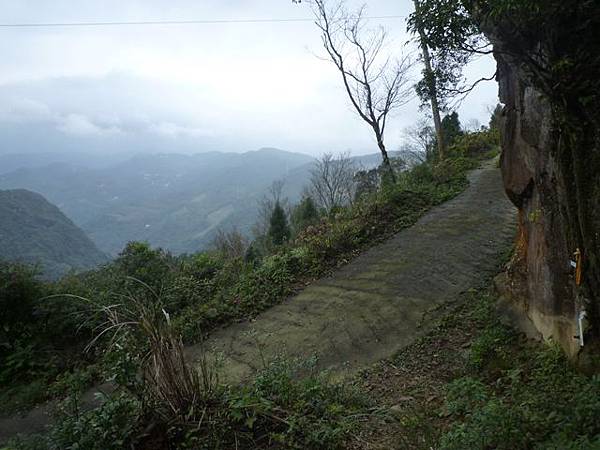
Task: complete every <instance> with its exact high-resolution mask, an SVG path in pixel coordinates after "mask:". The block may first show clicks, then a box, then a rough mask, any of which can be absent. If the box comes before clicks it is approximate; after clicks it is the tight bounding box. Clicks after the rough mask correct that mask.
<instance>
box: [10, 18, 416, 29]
mask: <svg viewBox="0 0 600 450" xmlns="http://www.w3.org/2000/svg"><path fill="white" fill-rule="evenodd" d="M404 18H405V16H395V15H392V16H370V17H365V19H372V20H382V19H404ZM289 22H314V19H309V18H299V19H233V20H227V19H223V20H147V21H132V22H47V23H0V28H56V27H115V26H138V25H143V26H145V25H209V24H236V23H237V24H244V23H249V24H253V23H258V24H260V23H289Z"/></svg>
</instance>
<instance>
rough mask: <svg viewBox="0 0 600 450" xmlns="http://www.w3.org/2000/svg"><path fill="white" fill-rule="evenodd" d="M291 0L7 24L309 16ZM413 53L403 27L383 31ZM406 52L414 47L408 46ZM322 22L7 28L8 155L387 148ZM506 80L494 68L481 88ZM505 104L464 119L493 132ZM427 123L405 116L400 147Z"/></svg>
mask: <svg viewBox="0 0 600 450" xmlns="http://www.w3.org/2000/svg"><path fill="white" fill-rule="evenodd" d="M411 4H412V1H411V0H370V1H367V7H368V14H369V15H372V16H381V15H401V16H406V15H408V14H409V13H410V12H411ZM309 17H310V10H309V9H308V7H307V6H306V5H305V4H302V5H293V4H292V3H291V0H261V1H258V0H255V1H253V0H169V1H165V0H103V1H102V2H99V1H97V0H52V1H50V0H27V1H21V0H12V1H9V0H0V22H2V23H20V22H26V23H31V22H81V21H84V22H87V21H144V20H211V19H215V20H221V19H234V20H236V19H291V18H309ZM371 24H372V25H383V26H385V27H386V28H387V29H388V30H389V32H390V37H391V39H392V41H391V43H390V45H389V46H388V49H387V50H388V51H389V52H390V53H391V54H394V55H396V54H401V53H402V51H403V47H404V44H405V42H406V41H407V40H408V39H409V38H410V37H409V36H408V35H407V34H406V33H405V29H406V23H405V20H404V19H386V20H378V21H372V23H371ZM404 50H405V51H407V49H406V48H405V49H404ZM315 55H323V51H322V49H321V47H320V41H319V35H318V32H317V30H316V28H315V25H314V24H313V23H311V22H293V23H289V22H288V23H251V24H240V23H233V24H202V25H198V24H195V25H177V26H176V25H169V26H167V25H160V26H158V25H154V26H123V27H81V28H60V27H54V28H18V29H15V28H0V153H10V152H18V151H32V150H37V151H46V150H56V149H61V148H65V149H69V150H85V149H94V150H98V151H105V152H114V151H122V150H133V151H140V150H148V151H186V152H194V151H198V152H201V151H208V150H231V151H247V150H253V149H256V148H259V147H267V146H269V147H278V148H282V149H286V150H290V151H299V152H304V153H310V154H319V153H321V152H323V151H326V150H332V151H341V150H347V149H349V150H351V151H352V152H353V153H355V154H360V153H369V152H375V151H377V149H376V147H375V146H374V141H373V139H372V137H371V135H370V133H369V130H368V128H366V126H364V124H363V123H362V122H361V121H360V119H359V118H358V117H357V115H356V114H355V113H354V112H353V111H352V109H351V106H350V103H349V101H348V99H347V98H346V94H345V92H344V91H343V88H342V85H341V81H340V79H339V75H338V73H337V72H336V71H335V69H334V68H333V67H332V66H331V64H330V63H328V62H326V61H322V60H320V59H318V58H317V57H316V56H315ZM493 72H494V63H493V60H491V59H490V58H487V59H485V58H484V59H480V60H478V61H477V62H475V63H474V64H472V65H471V66H470V67H469V68H468V69H467V73H468V74H469V76H470V77H473V78H475V77H478V76H480V75H486V76H489V75H490V74H491V73H493ZM496 101H497V86H496V84H495V83H485V84H484V85H482V86H481V87H480V88H478V89H477V90H476V91H475V92H473V94H472V95H471V96H470V97H469V98H468V99H467V100H466V101H465V102H464V103H463V104H462V106H461V109H460V115H461V118H462V120H463V121H464V122H467V121H468V120H470V119H478V120H480V121H481V122H482V123H486V122H487V116H488V112H487V108H488V107H489V106H490V105H493V104H495V103H496ZM418 116H419V110H418V102H417V101H416V100H415V101H414V102H412V103H411V104H410V105H408V106H406V107H404V108H403V109H401V110H399V111H398V113H397V114H396V116H395V117H394V120H393V122H392V123H391V124H390V126H389V130H388V136H387V141H388V147H389V148H390V149H392V150H393V149H395V148H397V147H398V146H399V145H400V144H401V142H402V129H403V128H404V127H405V126H407V125H410V124H411V123H414V122H415V120H416V119H417V118H418Z"/></svg>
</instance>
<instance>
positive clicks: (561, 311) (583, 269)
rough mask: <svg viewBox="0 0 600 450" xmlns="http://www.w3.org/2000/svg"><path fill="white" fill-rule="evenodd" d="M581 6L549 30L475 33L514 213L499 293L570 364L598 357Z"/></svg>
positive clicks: (597, 127) (589, 64)
mask: <svg viewBox="0 0 600 450" xmlns="http://www.w3.org/2000/svg"><path fill="white" fill-rule="evenodd" d="M555 3H556V2H555ZM581 5H583V6H581ZM581 5H580V7H579V9H577V8H574V9H573V14H572V15H566V14H562V15H560V14H559V15H557V14H554V15H548V19H547V22H548V23H546V24H545V25H544V27H546V28H544V27H540V26H538V27H537V28H536V27H534V26H532V24H535V23H536V22H535V18H534V19H533V22H531V23H529V24H528V26H524V25H523V26H522V29H519V28H518V23H515V21H514V20H513V21H507V22H506V23H503V22H502V21H501V20H500V19H494V20H495V21H496V22H495V23H489V22H487V23H484V24H483V25H482V29H483V30H484V32H485V34H486V35H487V36H488V38H489V39H490V41H491V42H492V44H493V45H494V56H495V58H496V60H497V64H498V75H497V76H498V82H499V86H500V99H501V101H502V103H503V104H504V105H505V107H504V113H503V120H504V126H503V137H502V150H503V153H502V159H501V167H502V173H503V179H504V185H505V189H506V193H507V195H508V197H509V198H510V199H511V201H512V202H513V203H514V204H515V205H516V206H517V208H518V209H519V237H518V241H517V246H516V252H515V255H514V257H513V260H512V261H511V264H510V266H509V269H508V271H507V276H506V280H505V282H504V283H500V284H502V288H501V291H503V293H504V294H505V295H504V296H505V297H506V298H508V299H509V301H510V302H511V303H512V305H513V306H514V307H515V308H517V309H518V310H519V311H520V312H521V316H526V317H527V318H528V319H529V320H530V321H531V323H533V325H534V327H535V329H536V330H537V331H538V332H539V333H540V334H541V335H542V336H543V337H544V338H546V339H552V340H554V341H556V342H558V343H559V344H560V345H561V346H562V348H563V349H564V350H565V351H566V353H567V354H569V355H570V356H571V357H573V358H574V359H575V358H576V357H578V356H581V355H584V354H588V352H586V350H588V349H590V350H597V349H598V348H600V345H599V342H600V339H599V337H600V333H599V329H600V326H599V325H600V320H599V319H600V81H599V80H600V56H599V54H598V48H599V47H600V33H598V32H597V29H598V27H600V5H596V4H594V3H593V2H584V3H583V4H581ZM574 27H575V28H578V32H577V33H574V32H573V29H574ZM576 251H580V252H581V253H580V254H581V255H582V256H581V260H580V263H579V265H578V269H575V268H574V267H573V264H572V262H573V261H576V260H577V257H576V256H575V255H574V254H575V252H576ZM578 274H579V275H578ZM582 314H585V316H586V318H585V320H583V321H582V322H581V325H582V326H583V333H581V332H580V320H579V318H580V317H581V315H582ZM582 337H583V343H585V346H584V347H582V346H581V344H582ZM582 349H583V350H584V352H582V351H581V350H582Z"/></svg>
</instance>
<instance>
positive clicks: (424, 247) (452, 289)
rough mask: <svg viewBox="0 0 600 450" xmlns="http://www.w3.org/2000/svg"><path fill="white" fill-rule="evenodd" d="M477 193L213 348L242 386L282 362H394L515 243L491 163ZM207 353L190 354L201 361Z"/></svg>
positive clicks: (209, 345)
mask: <svg viewBox="0 0 600 450" xmlns="http://www.w3.org/2000/svg"><path fill="white" fill-rule="evenodd" d="M470 181H471V184H470V187H469V188H468V189H467V190H466V191H465V192H464V193H462V194H461V195H460V196H458V197H457V198H455V199H453V200H451V201H449V202H447V203H445V204H443V205H441V206H439V207H436V208H434V209H433V210H431V211H430V212H428V213H427V214H426V215H425V216H424V217H422V218H421V220H419V222H418V223H417V224H415V225H414V226H412V227H410V228H407V229H406V230H403V231H401V232H400V233H398V234H397V235H396V236H394V237H393V238H391V239H390V240H388V241H386V242H384V243H382V244H380V245H378V246H376V247H374V248H372V249H370V250H368V251H367V252H365V253H364V254H362V255H361V256H359V257H358V258H356V259H355V260H353V261H352V262H351V263H349V264H348V265H347V266H345V267H343V268H341V269H340V270H338V271H337V272H336V273H334V274H333V276H331V277H328V278H324V279H322V280H320V281H318V282H316V283H314V284H312V285H310V286H309V287H307V288H306V289H305V290H303V291H302V292H301V293H300V294H298V295H297V296H295V297H293V298H290V299H289V300H287V301H285V302H284V303H283V304H281V305H278V306H275V307H273V308H271V309H269V310H268V311H266V312H264V313H263V314H261V315H260V316H259V317H258V318H257V319H256V320H254V321H252V322H247V323H240V324H236V325H233V326H230V327H228V328H225V329H223V330H220V331H218V332H216V333H215V334H214V335H213V336H212V337H211V339H210V340H209V341H207V342H206V343H205V344H204V348H206V349H207V350H208V351H209V352H210V353H213V354H218V355H220V357H222V358H223V362H224V367H223V378H225V379H226V380H227V381H239V380H242V379H244V378H245V377H247V376H249V375H251V374H252V373H253V372H254V371H256V370H257V369H260V368H261V367H263V366H264V363H265V362H268V361H269V360H272V359H273V358H274V357H275V356H276V355H278V354H285V355H287V356H298V357H301V358H307V357H311V356H317V357H318V367H319V368H326V369H331V370H332V371H333V372H334V373H335V374H337V375H340V376H344V375H345V374H349V373H353V372H355V371H356V370H358V369H360V368H362V367H365V366H367V365H369V364H371V363H373V362H375V361H378V360H380V359H383V358H386V357H389V356H391V355H393V354H394V353H396V352H397V351H398V350H400V349H401V348H402V347H404V346H406V345H408V344H410V343H412V342H413V341H414V340H415V339H416V338H417V337H418V336H420V335H422V334H423V333H424V332H425V331H426V330H427V324H428V322H427V317H425V314H426V313H427V312H428V311H432V310H433V309H434V308H435V307H436V306H438V305H440V304H441V303H443V302H445V301H449V300H452V299H454V298H456V297H457V296H458V295H459V294H460V293H461V292H463V291H465V290H466V289H469V288H470V287H473V285H476V284H477V283H478V282H480V281H481V280H482V279H483V278H484V277H485V275H486V274H488V273H490V272H493V271H495V270H497V263H498V257H497V256H498V255H499V254H501V253H502V252H505V251H506V250H507V249H508V248H509V247H510V245H511V243H512V238H513V236H514V233H515V224H516V220H515V218H516V215H515V209H514V207H513V206H512V205H511V204H510V202H509V201H508V199H507V198H506V196H505V194H504V192H503V188H502V181H501V175H500V171H499V169H497V168H496V167H495V164H493V163H491V162H488V163H486V164H485V165H484V166H483V167H482V168H481V169H478V170H476V171H474V172H472V173H471V175H470ZM200 353H201V349H200V347H192V348H190V349H189V354H190V356H191V358H192V360H193V359H194V358H197V357H198V355H199V354H200Z"/></svg>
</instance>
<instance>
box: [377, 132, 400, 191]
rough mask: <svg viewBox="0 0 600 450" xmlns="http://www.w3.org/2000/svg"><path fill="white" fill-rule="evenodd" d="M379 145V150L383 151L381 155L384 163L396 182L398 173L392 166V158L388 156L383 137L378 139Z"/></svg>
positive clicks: (391, 177)
mask: <svg viewBox="0 0 600 450" xmlns="http://www.w3.org/2000/svg"><path fill="white" fill-rule="evenodd" d="M377 146H378V147H379V151H380V152H381V157H382V158H383V165H384V166H385V167H386V168H387V170H388V174H389V176H390V179H391V180H392V182H393V183H396V174H395V173H394V168H393V167H392V163H391V162H390V158H389V157H388V153H387V150H386V148H385V144H384V143H383V139H381V138H378V139H377Z"/></svg>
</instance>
